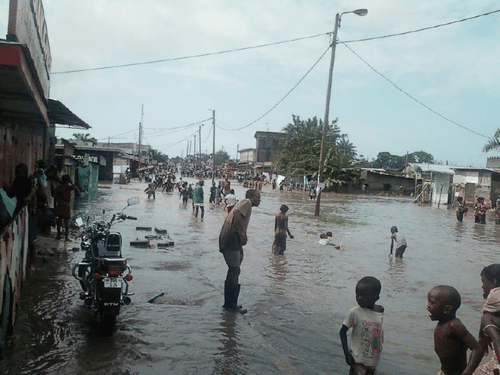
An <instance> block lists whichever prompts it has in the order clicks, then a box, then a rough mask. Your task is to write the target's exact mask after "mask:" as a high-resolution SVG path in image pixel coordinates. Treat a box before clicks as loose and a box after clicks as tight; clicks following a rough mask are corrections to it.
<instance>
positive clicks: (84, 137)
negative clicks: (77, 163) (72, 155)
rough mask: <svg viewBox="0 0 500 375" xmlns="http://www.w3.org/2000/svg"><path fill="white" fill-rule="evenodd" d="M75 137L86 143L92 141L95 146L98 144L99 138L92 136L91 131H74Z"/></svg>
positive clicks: (76, 139)
mask: <svg viewBox="0 0 500 375" xmlns="http://www.w3.org/2000/svg"><path fill="white" fill-rule="evenodd" d="M73 137H74V138H75V141H80V142H84V143H92V146H95V145H96V144H97V139H95V138H94V137H91V136H90V133H87V134H83V133H74V134H73ZM73 144H76V142H73Z"/></svg>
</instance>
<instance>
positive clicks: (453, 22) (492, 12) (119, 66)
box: [52, 9, 500, 74]
mask: <svg viewBox="0 0 500 375" xmlns="http://www.w3.org/2000/svg"><path fill="white" fill-rule="evenodd" d="M497 12H500V9H498V10H494V11H491V12H487V13H483V14H479V15H477V16H472V17H468V18H463V19H461V20H457V21H451V22H447V23H443V24H439V25H435V26H429V27H425V28H422V29H417V30H411V31H405V32H401V33H397V34H389V35H383V36H377V37H371V38H364V39H357V40H349V41H346V42H344V43H356V42H366V41H369V40H376V39H384V38H391V37H395V36H401V35H406V34H412V33H417V32H421V31H426V30H430V29H436V28H439V27H443V26H449V25H453V24H455V23H459V22H464V21H469V20H472V19H476V18H479V17H484V16H488V15H491V14H494V13H497ZM331 34H332V33H331V32H327V33H323V34H316V35H310V36H306V37H301V38H295V39H288V40H283V41H279V42H272V43H265V44H260V45H256V46H250V47H241V48H235V49H229V50H224V51H218V52H207V53H202V54H196V55H189V56H181V57H173V58H169V59H160V60H151V61H143V62H136V63H129V64H119V65H109V66H102V67H96V68H87V69H75V70H66V71H61V72H53V73H52V74H69V73H80V72H88V71H96V70H106V69H114V68H125V67H129V66H137V65H149V64H158V63H162V62H169V61H178V60H186V59H192V58H199V57H206V56H212V55H221V54H225V53H231V52H239V51H245V50H249V49H256V48H262V47H269V46H274V45H279V44H284V43H290V42H297V41H300V40H305V39H312V38H317V37H319V36H324V35H331Z"/></svg>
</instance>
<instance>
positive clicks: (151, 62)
mask: <svg viewBox="0 0 500 375" xmlns="http://www.w3.org/2000/svg"><path fill="white" fill-rule="evenodd" d="M328 34H330V33H323V34H316V35H311V36H305V37H301V38H295V39H288V40H282V41H280V42H273V43H265V44H259V45H257V46H250V47H241V48H234V49H228V50H225V51H219V52H207V53H200V54H197V55H190V56H182V57H173V58H170V59H160V60H152V61H143V62H136V63H130V64H120V65H109V66H102V67H97V68H87V69H75V70H66V71H61V72H53V73H52V74H68V73H80V72H88V71H95V70H105V69H114V68H125V67H129V66H137V65H149V64H158V63H162V62H168V61H178V60H187V59H193V58H198V57H206V56H213V55H222V54H225V53H231V52H240V51H246V50H249V49H255V48H262V47H268V46H275V45H278V44H284V43H290V42H297V41H299V40H304V39H312V38H317V37H319V36H325V35H328Z"/></svg>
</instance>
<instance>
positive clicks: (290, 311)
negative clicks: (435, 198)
mask: <svg viewBox="0 0 500 375" xmlns="http://www.w3.org/2000/svg"><path fill="white" fill-rule="evenodd" d="M144 187H145V186H144V184H139V183H132V184H130V185H126V186H120V185H114V186H112V188H111V189H109V190H101V191H100V196H99V199H98V201H97V202H89V203H86V204H83V205H82V206H81V209H82V210H83V211H85V212H87V213H89V212H90V213H92V214H96V213H97V212H99V211H101V210H102V209H105V210H106V211H107V212H108V213H110V212H116V211H119V210H121V208H123V207H124V206H125V202H126V199H127V198H130V197H132V196H139V197H140V198H141V203H140V204H139V205H137V206H132V207H129V208H128V209H127V210H126V211H125V212H126V213H127V214H129V215H132V216H136V217H138V218H139V220H138V221H127V222H125V223H121V224H118V225H116V226H115V227H114V229H116V230H119V231H120V232H121V233H122V236H123V243H124V245H125V246H124V247H123V253H124V256H125V257H127V258H128V261H129V264H130V265H131V266H132V269H133V274H134V280H133V281H132V282H131V290H132V291H133V292H135V295H134V296H133V297H132V304H131V305H129V306H125V307H123V308H122V310H121V314H120V316H119V317H118V322H117V330H116V332H115V334H114V335H113V336H111V337H109V338H103V337H100V335H99V329H98V328H99V325H98V321H97V320H96V319H94V314H93V312H92V311H90V310H88V309H86V308H85V307H84V306H83V303H82V301H80V300H79V298H78V293H79V289H78V282H77V281H76V280H75V279H73V277H72V276H71V266H72V265H73V264H74V263H76V262H77V261H79V260H80V259H81V258H82V256H83V253H81V252H73V251H71V247H73V246H77V245H78V244H77V243H76V242H75V243H73V244H71V245H68V251H66V252H65V251H63V252H57V253H56V254H55V255H54V256H46V257H45V261H43V260H42V258H40V257H39V258H37V260H36V263H35V265H34V267H33V269H32V270H31V271H30V275H29V279H28V284H27V285H28V286H27V288H26V289H25V291H24V293H23V296H22V302H21V309H20V311H19V313H18V320H17V325H16V327H15V332H14V335H13V336H12V337H11V339H10V341H9V346H8V348H7V350H6V351H5V353H4V357H3V358H2V359H1V360H0V370H1V371H0V372H1V373H2V374H82V375H83V374H249V375H250V374H347V373H348V368H347V365H345V362H344V358H343V353H342V348H341V344H340V340H339V335H338V331H339V329H340V326H341V324H342V321H343V319H344V317H345V315H346V313H347V311H348V310H349V308H351V307H353V306H354V305H355V303H356V302H355V296H354V287H355V285H356V282H357V280H359V279H360V278H361V277H363V276H366V275H373V276H376V277H378V278H379V279H380V280H381V282H382V288H383V289H382V293H381V297H380V301H379V303H380V304H382V305H383V306H384V307H385V310H386V312H385V315H384V331H385V342H384V347H383V352H382V360H381V363H380V365H379V373H380V374H381V375H384V374H385V375H404V374H408V375H428V374H433V373H436V372H437V370H438V368H439V361H438V359H437V356H436V354H435V353H434V350H433V338H432V335H433V329H434V325H435V323H433V322H431V321H430V319H429V318H428V314H427V311H426V296H427V292H428V291H429V289H430V288H432V287H433V286H435V285H438V284H450V285H453V286H455V287H456V288H457V289H458V290H459V292H460V293H461V296H462V307H461V308H460V310H459V311H458V316H459V318H461V319H462V321H463V322H464V323H465V325H466V326H467V327H468V328H469V330H470V331H471V332H472V333H473V334H474V335H475V336H477V331H478V327H479V320H480V315H481V307H482V304H483V299H482V291H481V282H480V278H479V273H480V271H481V269H482V268H483V267H484V266H486V265H488V264H491V263H494V262H498V261H500V257H499V254H498V251H499V246H498V243H499V238H500V226H498V227H497V226H496V225H495V224H494V223H493V218H492V217H489V221H488V223H487V224H486V225H485V226H484V225H480V224H474V223H473V218H472V216H470V215H469V216H467V217H466V218H465V220H464V223H458V222H457V221H456V219H455V216H454V212H453V211H451V210H447V209H443V208H442V207H441V208H440V209H437V208H432V207H429V206H419V205H415V204H413V203H412V202H411V200H408V199H398V198H383V197H375V196H370V197H367V196H346V195H331V196H327V197H324V199H323V202H322V212H324V213H327V214H330V215H336V216H337V217H340V218H342V219H344V220H341V222H340V224H336V223H328V222H318V221H315V220H314V219H313V218H312V215H311V213H312V212H313V211H314V207H313V205H314V203H313V202H311V201H309V200H308V199H307V196H305V195H303V194H302V193H289V192H284V193H279V192H273V191H271V190H270V189H269V188H268V187H265V188H264V191H263V193H262V203H261V205H260V207H258V208H254V211H253V214H252V219H251V222H250V226H249V231H248V237H249V240H248V245H247V246H246V247H245V259H244V262H243V264H242V273H241V276H240V281H241V284H242V291H241V295H240V302H241V303H242V304H243V305H244V306H245V307H246V308H248V309H249V312H248V314H246V315H244V316H243V315H235V314H229V313H225V312H223V311H222V308H221V305H222V300H223V297H222V291H223V282H224V278H225V273H226V266H225V264H224V262H223V260H222V256H221V254H220V253H219V252H218V248H217V238H218V234H219V231H220V228H221V226H222V222H223V220H224V218H225V212H224V210H223V209H222V208H221V207H214V206H210V205H209V204H206V212H205V218H204V220H201V219H200V218H195V217H194V216H193V214H192V209H191V206H190V205H188V206H183V205H182V203H181V200H180V199H179V197H178V195H177V194H166V193H161V192H157V194H156V200H155V201H153V200H152V199H151V200H149V201H148V200H147V196H146V195H145V194H144V193H143V189H144ZM234 187H235V190H236V194H237V196H238V198H240V199H241V198H242V197H243V195H244V189H243V188H242V187H241V186H240V185H238V184H236V185H235V186H234ZM207 191H208V188H205V200H206V201H207V200H208V193H207ZM283 203H286V204H288V205H289V206H290V211H289V217H290V218H289V225H290V230H291V231H292V234H293V235H294V236H295V239H293V240H288V242H287V251H286V252H285V255H284V256H281V257H276V256H272V255H271V245H272V241H273V228H274V215H275V214H276V213H277V212H278V210H279V207H280V205H281V204H283ZM392 225H397V226H398V228H399V231H400V233H402V234H404V235H405V237H406V239H407V242H408V249H407V251H406V253H405V257H404V259H403V260H402V261H396V260H394V259H390V258H389V257H388V253H389V245H390V239H389V238H390V227H391V226H392ZM136 226H150V227H152V228H154V227H161V228H166V229H168V232H169V235H170V237H171V238H172V240H173V241H174V242H175V246H174V247H169V248H165V249H158V248H130V247H129V246H128V244H129V243H130V241H133V240H137V239H144V236H146V235H148V234H154V232H144V231H136ZM328 230H331V231H332V232H333V236H334V238H336V239H337V241H338V242H340V243H343V244H344V246H345V250H344V251H339V250H335V249H334V248H331V247H327V246H320V245H316V244H315V242H316V241H317V239H318V238H319V233H321V232H326V231H328ZM161 293H163V295H161ZM155 297H156V298H155ZM150 300H153V302H154V303H148V301H150Z"/></svg>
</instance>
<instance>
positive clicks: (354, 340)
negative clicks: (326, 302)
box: [339, 276, 384, 375]
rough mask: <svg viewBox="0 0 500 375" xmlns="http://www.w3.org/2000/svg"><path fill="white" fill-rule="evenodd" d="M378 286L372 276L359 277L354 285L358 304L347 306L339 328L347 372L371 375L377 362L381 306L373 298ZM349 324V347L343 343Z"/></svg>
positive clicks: (379, 352) (378, 357)
mask: <svg viewBox="0 0 500 375" xmlns="http://www.w3.org/2000/svg"><path fill="white" fill-rule="evenodd" d="M381 290H382V285H381V284H380V281H379V280H378V279H376V278H375V277H373V276H366V277H363V278H362V279H361V280H359V281H358V283H357V285H356V302H357V303H358V306H355V307H353V308H352V309H351V310H349V313H348V314H347V317H346V318H345V320H344V323H343V324H342V328H340V332H339V334H340V341H341V342H342V349H343V350H344V355H345V360H346V363H347V364H348V365H349V366H350V371H349V375H374V374H375V371H376V367H377V365H378V364H379V362H380V354H381V353H382V342H383V341H384V337H383V336H384V335H383V330H382V320H383V315H384V308H383V307H382V306H380V305H375V302H377V301H378V299H379V297H380V291H381ZM349 328H352V332H351V348H350V350H349V346H348V344H347V331H348V330H349Z"/></svg>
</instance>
